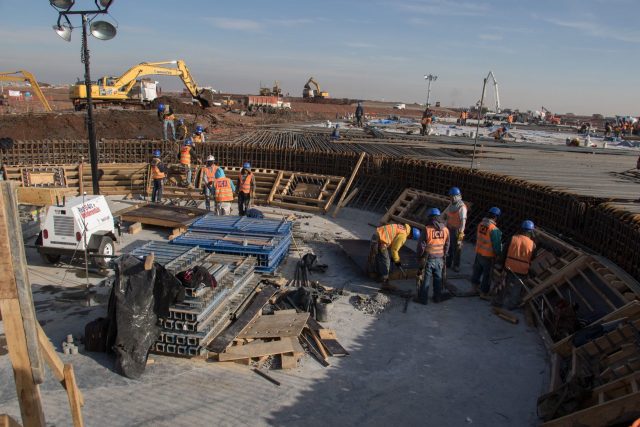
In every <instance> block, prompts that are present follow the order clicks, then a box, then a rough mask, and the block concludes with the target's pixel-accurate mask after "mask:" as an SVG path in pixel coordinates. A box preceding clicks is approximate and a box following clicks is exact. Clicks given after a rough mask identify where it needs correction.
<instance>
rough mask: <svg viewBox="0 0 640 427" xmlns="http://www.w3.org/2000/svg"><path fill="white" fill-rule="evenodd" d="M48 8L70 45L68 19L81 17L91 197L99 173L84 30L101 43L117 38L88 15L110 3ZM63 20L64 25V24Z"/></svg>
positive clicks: (63, 1) (61, 0) (67, 0)
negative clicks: (90, 7)
mask: <svg viewBox="0 0 640 427" xmlns="http://www.w3.org/2000/svg"><path fill="white" fill-rule="evenodd" d="M49 2H50V4H51V6H53V7H54V8H55V9H56V10H57V11H58V23H57V24H56V25H54V26H53V29H54V31H55V32H56V33H57V34H58V35H59V36H60V37H62V38H63V39H64V40H65V41H71V31H72V29H73V26H72V25H71V21H70V20H69V15H80V16H81V17H82V52H81V58H80V59H81V62H82V63H83V64H84V85H85V89H86V91H87V94H86V96H87V131H88V134H89V135H88V136H89V161H90V162H91V183H92V185H93V194H96V195H98V194H100V183H99V181H98V179H99V176H98V174H99V172H98V158H99V156H98V142H97V141H96V131H95V126H94V123H93V96H92V93H91V90H92V88H91V86H92V84H91V67H90V62H89V43H88V38H87V26H89V31H90V32H91V35H92V36H94V37H95V38H97V39H100V40H111V39H112V38H113V37H115V35H116V28H115V27H114V26H113V25H112V24H110V23H109V22H107V21H93V18H92V19H91V20H90V19H89V18H88V15H94V17H95V16H97V15H99V14H105V13H108V12H109V7H110V6H111V4H112V3H113V0H94V3H95V5H96V9H95V10H71V8H72V7H73V5H74V3H75V0H49ZM63 18H64V21H63Z"/></svg>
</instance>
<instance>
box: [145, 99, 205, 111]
mask: <svg viewBox="0 0 640 427" xmlns="http://www.w3.org/2000/svg"><path fill="white" fill-rule="evenodd" d="M189 101H190V100H186V99H180V98H174V97H172V96H161V97H159V98H156V99H154V100H153V102H152V103H151V105H152V106H153V110H154V111H155V110H156V109H157V108H158V104H165V105H167V104H168V105H171V109H173V112H174V113H176V114H194V115H202V114H206V110H205V109H204V108H202V107H201V106H200V105H199V104H192V103H190V102H189Z"/></svg>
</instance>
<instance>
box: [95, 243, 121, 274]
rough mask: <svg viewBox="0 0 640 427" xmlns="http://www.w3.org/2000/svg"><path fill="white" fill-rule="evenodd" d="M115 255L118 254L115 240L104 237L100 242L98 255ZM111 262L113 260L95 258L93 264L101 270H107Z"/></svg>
mask: <svg viewBox="0 0 640 427" xmlns="http://www.w3.org/2000/svg"><path fill="white" fill-rule="evenodd" d="M115 253H116V247H115V245H114V244H113V239H111V237H109V236H104V237H103V238H102V240H100V246H98V252H97V254H98V255H104V256H112V255H114V254H115ZM110 260H111V258H102V257H94V258H93V263H94V264H95V265H96V267H98V268H100V269H104V268H107V266H108V265H109V261H110Z"/></svg>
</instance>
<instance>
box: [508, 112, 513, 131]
mask: <svg viewBox="0 0 640 427" xmlns="http://www.w3.org/2000/svg"><path fill="white" fill-rule="evenodd" d="M512 124H513V114H511V113H509V115H508V116H507V129H511V125H512Z"/></svg>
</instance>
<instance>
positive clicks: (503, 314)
mask: <svg viewBox="0 0 640 427" xmlns="http://www.w3.org/2000/svg"><path fill="white" fill-rule="evenodd" d="M491 312H492V313H493V314H495V315H496V316H498V317H499V318H501V319H502V320H506V321H507V322H509V323H513V324H514V325H515V324H517V323H518V322H519V319H518V318H517V317H516V316H514V315H513V314H511V313H509V312H508V311H507V310H504V309H502V308H499V307H491Z"/></svg>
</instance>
